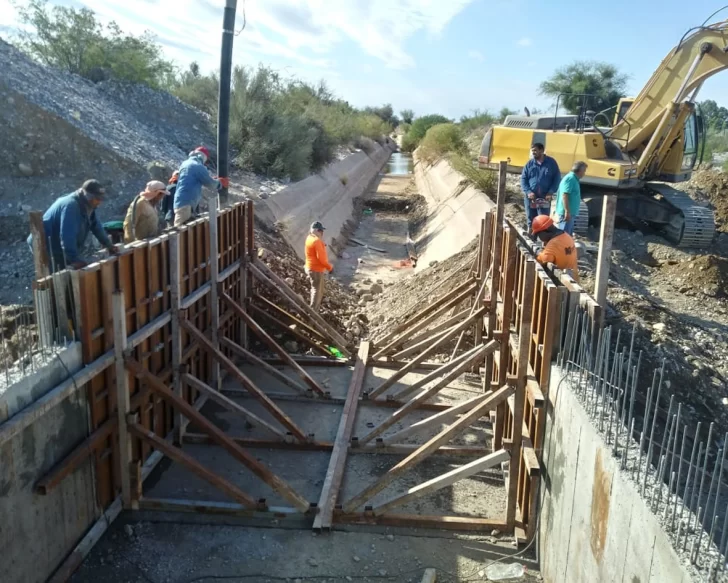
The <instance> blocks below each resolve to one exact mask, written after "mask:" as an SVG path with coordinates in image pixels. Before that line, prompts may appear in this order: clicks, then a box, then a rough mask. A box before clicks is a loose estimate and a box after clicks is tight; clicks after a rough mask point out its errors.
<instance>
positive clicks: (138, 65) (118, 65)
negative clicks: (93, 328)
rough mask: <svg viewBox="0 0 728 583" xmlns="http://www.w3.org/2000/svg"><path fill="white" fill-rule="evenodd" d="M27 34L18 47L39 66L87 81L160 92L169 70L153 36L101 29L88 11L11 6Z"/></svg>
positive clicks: (37, 0)
mask: <svg viewBox="0 0 728 583" xmlns="http://www.w3.org/2000/svg"><path fill="white" fill-rule="evenodd" d="M16 8H17V10H18V14H19V17H20V21H21V22H22V23H23V24H25V25H26V26H27V27H28V28H29V30H28V31H22V32H20V33H19V46H20V48H21V49H23V50H24V51H26V52H27V53H28V54H29V55H30V56H31V57H33V58H35V59H36V60H38V61H40V62H41V63H43V64H45V65H49V66H52V67H57V68H59V69H62V70H64V71H68V72H69V73H75V74H77V75H81V76H83V77H86V78H90V79H97V78H98V77H99V70H103V71H105V72H108V74H109V75H111V76H113V77H116V78H117V79H120V80H124V81H131V82H134V83H144V84H146V85H149V86H151V87H155V88H158V87H162V86H165V85H166V83H167V82H168V81H169V79H170V78H171V77H172V76H173V73H174V67H173V65H172V64H171V63H170V62H169V61H166V60H165V59H164V58H163V56H162V49H161V47H160V46H159V44H157V42H156V41H155V39H154V36H153V35H152V34H151V33H150V32H146V33H144V34H143V35H141V36H134V35H130V34H125V33H123V32H122V30H121V29H120V28H119V26H118V25H117V24H116V23H115V22H111V23H109V25H108V26H107V27H106V28H105V29H104V27H102V26H101V24H100V23H99V22H98V20H97V19H96V15H95V13H94V12H93V11H92V10H89V9H88V8H81V9H75V8H70V7H67V6H53V7H52V8H49V7H48V5H47V2H46V0H30V2H28V3H22V4H20V3H18V4H17V5H16Z"/></svg>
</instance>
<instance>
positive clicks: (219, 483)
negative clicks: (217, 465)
mask: <svg viewBox="0 0 728 583" xmlns="http://www.w3.org/2000/svg"><path fill="white" fill-rule="evenodd" d="M129 431H130V432H131V433H133V434H134V435H135V436H137V437H138V438H139V439H141V440H143V441H146V442H147V443H149V445H151V446H152V447H153V448H154V449H156V450H157V451H160V452H162V453H163V454H164V455H166V456H167V457H168V458H169V459H171V460H172V461H175V462H178V463H181V464H182V465H183V466H185V467H186V468H187V469H188V470H190V471H191V472H192V473H193V474H196V475H197V476H199V477H200V478H202V479H203V480H205V481H206V482H207V483H209V484H211V485H212V486H214V487H215V488H217V489H218V490H220V491H221V492H223V493H225V494H227V495H228V496H230V497H231V498H232V499H233V500H235V501H236V502H239V503H240V504H242V505H243V506H245V507H246V508H256V507H258V503H257V502H256V500H254V499H253V498H251V497H250V496H249V495H248V494H246V493H245V492H243V491H242V490H241V489H240V488H238V487H237V486H236V485H235V484H233V483H232V482H229V481H228V480H226V479H225V478H223V477H222V476H218V475H217V474H215V473H214V472H212V471H210V470H208V469H207V468H206V467H204V466H203V465H202V464H201V463H200V462H198V461H197V460H196V459H194V458H193V457H192V456H189V455H187V454H186V453H185V452H184V451H182V450H181V449H180V448H178V447H175V446H174V445H172V444H171V443H169V442H167V441H166V440H164V439H162V438H161V437H159V436H158V435H156V434H155V433H154V432H153V431H149V430H148V429H146V428H145V427H144V426H142V425H139V424H138V423H132V424H130V425H129Z"/></svg>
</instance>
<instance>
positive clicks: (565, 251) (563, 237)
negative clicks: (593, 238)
mask: <svg viewBox="0 0 728 583" xmlns="http://www.w3.org/2000/svg"><path fill="white" fill-rule="evenodd" d="M529 234H530V236H531V238H532V239H533V240H536V238H538V239H540V240H541V242H542V243H543V244H544V248H543V250H542V251H541V252H540V253H539V254H538V256H537V257H536V259H537V260H538V261H539V262H541V263H544V264H546V263H553V264H554V265H555V266H556V267H558V268H559V269H563V270H564V271H566V272H567V273H569V274H570V275H571V276H572V277H573V278H574V280H575V281H577V282H578V281H579V265H578V262H577V251H576V245H575V244H574V239H573V238H572V237H571V235H569V234H568V233H565V232H564V231H562V230H561V229H559V228H557V227H556V225H554V220H553V219H552V218H551V217H550V216H548V215H540V216H538V217H536V218H535V219H533V222H532V223H531V231H530V232H529Z"/></svg>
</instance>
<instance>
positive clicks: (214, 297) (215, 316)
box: [209, 196, 222, 391]
mask: <svg viewBox="0 0 728 583" xmlns="http://www.w3.org/2000/svg"><path fill="white" fill-rule="evenodd" d="M217 202H218V199H217V196H215V197H214V198H213V199H211V200H210V204H209V213H210V214H209V219H210V220H209V229H210V240H209V243H210V281H211V282H212V287H211V288H210V331H211V336H212V345H213V346H214V347H215V348H219V347H220V339H219V337H218V335H219V333H220V302H219V298H218V294H219V284H218V279H219V275H220V253H219V249H218V238H217V229H218V224H217ZM221 381H222V379H221V377H220V363H219V362H218V361H217V360H214V359H213V361H212V386H213V387H214V388H215V389H216V390H218V391H219V390H220V386H221Z"/></svg>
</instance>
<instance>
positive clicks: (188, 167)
mask: <svg viewBox="0 0 728 583" xmlns="http://www.w3.org/2000/svg"><path fill="white" fill-rule="evenodd" d="M209 157H210V152H209V151H208V150H207V148H205V147H202V146H201V147H199V148H197V149H195V150H194V151H192V152H190V155H189V158H187V160H186V161H185V162H183V163H182V166H180V168H179V180H178V181H177V188H176V190H175V193H174V226H175V227H179V226H180V225H184V224H185V223H186V222H187V221H189V220H190V219H191V218H192V215H193V211H195V209H196V208H197V205H198V204H199V203H200V199H201V198H202V187H203V186H208V187H212V186H214V187H216V188H217V190H220V189H221V188H222V187H223V185H224V186H227V184H223V181H222V180H218V179H215V178H213V177H212V176H210V173H209V172H208V171H207V168H206V167H205V164H206V163H207V161H208V159H209ZM225 182H227V179H225Z"/></svg>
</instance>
